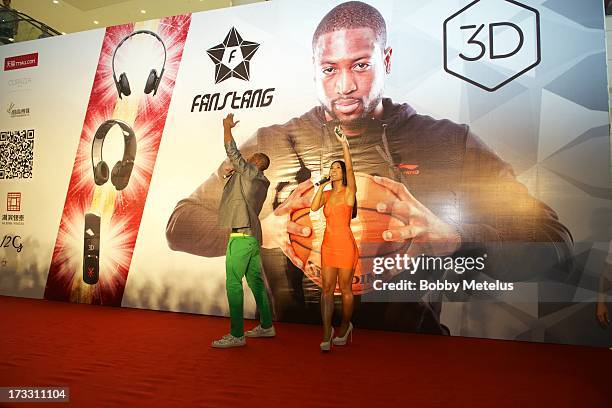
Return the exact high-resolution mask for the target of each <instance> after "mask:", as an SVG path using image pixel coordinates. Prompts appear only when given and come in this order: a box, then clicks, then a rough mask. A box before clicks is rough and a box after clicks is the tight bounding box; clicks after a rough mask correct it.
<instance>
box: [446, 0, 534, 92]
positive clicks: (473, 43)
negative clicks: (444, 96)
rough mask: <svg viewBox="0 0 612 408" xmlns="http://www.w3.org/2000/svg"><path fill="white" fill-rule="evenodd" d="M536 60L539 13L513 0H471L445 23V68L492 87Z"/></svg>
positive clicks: (492, 88)
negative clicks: (471, 0)
mask: <svg viewBox="0 0 612 408" xmlns="http://www.w3.org/2000/svg"><path fill="white" fill-rule="evenodd" d="M540 61H541V49H540V13H539V12H538V10H536V9H535V8H533V7H529V6H526V5H524V4H522V3H519V2H518V1H514V0H476V1H474V2H472V3H470V4H468V5H467V6H465V7H464V8H462V9H461V10H459V11H458V12H456V13H455V14H453V15H452V16H450V17H449V18H448V19H446V21H445V22H444V70H445V71H446V72H448V73H449V74H451V75H454V76H456V77H458V78H461V79H463V80H465V81H467V82H469V83H471V84H472V85H475V86H477V87H479V88H482V89H484V90H486V91H489V92H494V91H496V90H498V89H499V88H501V87H502V86H504V85H506V84H508V83H510V82H511V81H513V80H514V79H516V78H518V77H520V76H521V75H523V74H525V73H526V72H527V71H529V70H531V69H532V68H534V67H536V66H537V65H538V64H539V63H540Z"/></svg>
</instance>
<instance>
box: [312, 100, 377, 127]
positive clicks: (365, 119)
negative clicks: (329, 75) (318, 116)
mask: <svg viewBox="0 0 612 408" xmlns="http://www.w3.org/2000/svg"><path fill="white" fill-rule="evenodd" d="M380 101H382V95H379V96H378V97H376V98H374V99H372V100H371V101H370V103H369V104H368V105H367V106H366V105H365V104H364V109H363V112H362V113H361V115H359V117H357V118H354V119H349V120H342V119H340V118H338V115H336V113H335V112H334V110H333V109H332V108H331V105H332V103H333V102H329V106H328V104H327V103H324V102H322V101H319V102H320V103H321V106H323V109H325V111H326V112H327V113H328V114H329V116H331V117H332V119H333V120H336V121H338V122H339V123H340V125H342V126H345V127H347V128H362V127H364V126H366V125H367V124H368V123H369V120H370V118H371V117H372V116H373V113H374V110H375V109H376V107H377V106H378V104H379V103H380ZM362 102H363V100H362Z"/></svg>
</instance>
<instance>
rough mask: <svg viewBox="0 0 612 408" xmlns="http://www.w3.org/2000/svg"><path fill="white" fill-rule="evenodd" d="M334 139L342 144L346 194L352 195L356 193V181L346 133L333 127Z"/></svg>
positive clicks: (337, 127)
mask: <svg viewBox="0 0 612 408" xmlns="http://www.w3.org/2000/svg"><path fill="white" fill-rule="evenodd" d="M334 134H335V135H336V139H338V141H339V142H340V143H341V144H342V154H343V156H344V164H345V165H346V178H347V180H346V184H347V186H346V187H347V192H346V194H347V196H348V197H354V196H355V194H356V193H357V183H356V182H355V172H354V171H353V160H352V159H351V150H350V149H349V144H348V140H347V138H346V135H345V134H344V133H342V131H341V130H340V127H339V126H336V128H335V129H334Z"/></svg>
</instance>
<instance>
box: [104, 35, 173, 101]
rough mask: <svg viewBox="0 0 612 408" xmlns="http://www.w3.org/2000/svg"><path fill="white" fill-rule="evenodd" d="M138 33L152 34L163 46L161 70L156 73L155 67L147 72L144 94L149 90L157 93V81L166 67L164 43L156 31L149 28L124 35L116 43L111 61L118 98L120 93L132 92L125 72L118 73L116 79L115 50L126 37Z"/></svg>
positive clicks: (126, 94) (128, 37) (127, 93)
mask: <svg viewBox="0 0 612 408" xmlns="http://www.w3.org/2000/svg"><path fill="white" fill-rule="evenodd" d="M138 34H149V35H152V36H153V37H155V38H157V40H158V41H159V42H160V43H161V45H162V47H164V65H162V69H161V72H160V73H159V75H158V74H157V71H156V70H155V69H152V70H151V72H150V73H149V77H148V78H147V83H146V85H145V88H144V92H145V93H146V94H149V93H151V91H153V95H155V94H156V93H157V88H158V87H159V83H160V82H161V79H162V76H163V75H164V69H165V68H166V56H167V53H166V44H164V42H163V41H162V39H161V37H160V36H159V35H157V34H156V33H154V32H153V31H149V30H136V31H134V32H133V33H131V34H129V35H128V36H127V37H125V38H124V39H123V40H121V41H120V42H119V44H117V47H115V52H113V63H112V65H113V79H114V80H115V86H116V87H117V92H119V98H121V97H122V96H121V95H125V96H129V95H130V94H131V93H132V90H131V89H130V83H129V82H128V79H127V75H125V72H122V73H121V75H119V79H118V80H117V74H116V73H115V55H117V50H118V49H119V48H120V47H121V45H122V44H123V43H124V42H126V41H127V40H128V39H130V38H132V37H133V36H135V35H138Z"/></svg>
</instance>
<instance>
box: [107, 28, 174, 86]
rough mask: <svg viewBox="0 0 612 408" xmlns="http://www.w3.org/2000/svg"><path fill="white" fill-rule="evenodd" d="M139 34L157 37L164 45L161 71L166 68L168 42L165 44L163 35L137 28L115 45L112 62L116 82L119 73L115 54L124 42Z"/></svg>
mask: <svg viewBox="0 0 612 408" xmlns="http://www.w3.org/2000/svg"><path fill="white" fill-rule="evenodd" d="M138 34H149V35H152V36H153V37H155V38H157V41H159V42H160V43H161V45H162V47H164V64H163V65H162V69H161V72H164V68H166V57H167V53H166V44H164V41H163V40H162V39H161V37H160V36H159V35H157V33H154V32H153V31H150V30H136V31H134V32H133V33H130V34H128V35H127V36H126V37H125V38H124V39H123V40H121V41H119V44H117V46H116V47H115V51H114V52H113V63H112V65H113V78H114V79H115V82H117V74H115V55H117V50H118V49H119V48H120V47H121V45H123V43H124V42H126V41H127V40H129V39H130V38H132V37H133V36H135V35H138ZM160 76H161V75H160Z"/></svg>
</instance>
